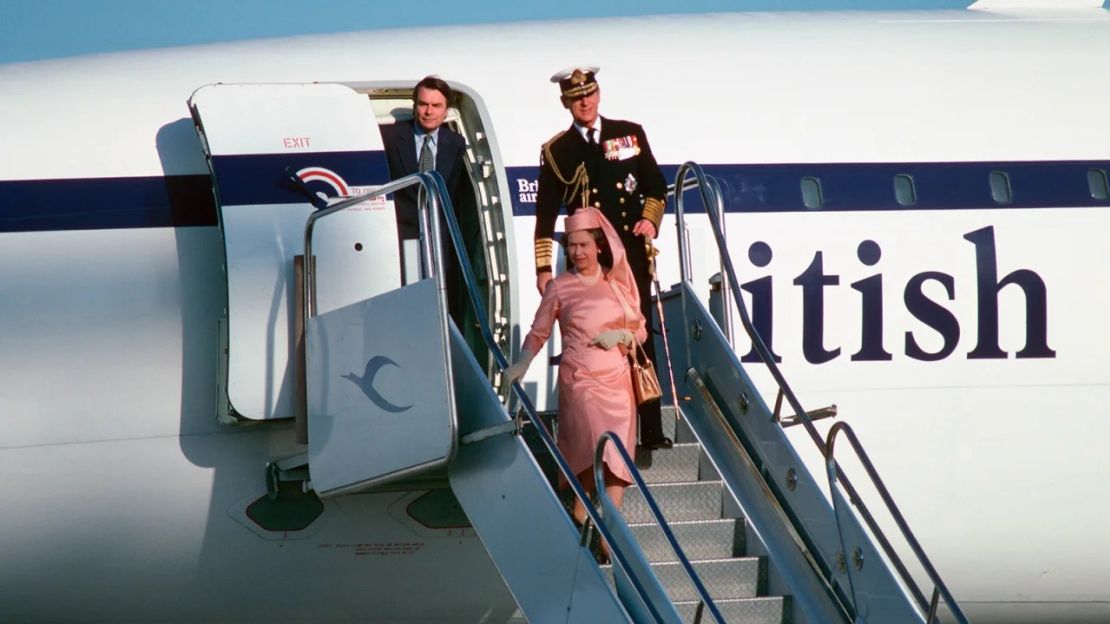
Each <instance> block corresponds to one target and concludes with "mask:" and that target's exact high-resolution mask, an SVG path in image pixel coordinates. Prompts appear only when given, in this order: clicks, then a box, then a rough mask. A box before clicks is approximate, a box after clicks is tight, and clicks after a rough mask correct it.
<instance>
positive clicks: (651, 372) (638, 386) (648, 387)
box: [609, 282, 663, 405]
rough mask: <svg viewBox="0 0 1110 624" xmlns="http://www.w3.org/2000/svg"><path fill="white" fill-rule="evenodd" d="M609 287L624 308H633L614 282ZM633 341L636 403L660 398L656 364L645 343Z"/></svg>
mask: <svg viewBox="0 0 1110 624" xmlns="http://www.w3.org/2000/svg"><path fill="white" fill-rule="evenodd" d="M609 288H611V289H612V290H613V295H614V296H615V297H616V298H617V301H619V302H620V304H621V307H622V308H627V309H632V308H631V306H629V305H628V302H627V301H625V299H624V297H622V296H621V292H620V291H619V290H617V287H616V286H615V285H614V284H613V282H609ZM648 340H651V334H648ZM632 342H633V343H635V344H636V346H635V348H633V349H632V350H630V351H629V352H628V364H629V368H630V369H631V370H632V393H633V394H634V395H635V396H636V405H643V404H644V403H647V402H648V401H655V400H657V399H659V397H661V396H663V390H662V388H660V387H659V375H656V374H655V364H653V363H652V362H651V359H650V358H648V356H647V352H645V351H644V347H643V345H641V344H640V343H639V342H636V339H635V338H633V339H632Z"/></svg>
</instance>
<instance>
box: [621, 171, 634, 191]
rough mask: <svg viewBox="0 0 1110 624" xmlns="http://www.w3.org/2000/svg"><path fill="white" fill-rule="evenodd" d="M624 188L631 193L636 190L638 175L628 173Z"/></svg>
mask: <svg viewBox="0 0 1110 624" xmlns="http://www.w3.org/2000/svg"><path fill="white" fill-rule="evenodd" d="M624 190H626V191H628V192H629V194H631V193H635V192H636V176H634V175H632V174H631V173H630V174H628V177H627V178H625V179H624Z"/></svg>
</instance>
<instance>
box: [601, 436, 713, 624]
mask: <svg viewBox="0 0 1110 624" xmlns="http://www.w3.org/2000/svg"><path fill="white" fill-rule="evenodd" d="M610 442H611V443H612V444H613V447H614V448H616V449H617V453H618V454H619V455H620V457H621V461H622V462H624V465H625V466H626V467H627V468H628V472H629V473H630V474H631V475H632V481H633V482H634V483H635V484H636V487H638V488H640V492H641V493H642V494H643V497H644V502H645V503H647V506H648V510H649V511H650V512H651V515H652V516H653V517H654V518H655V521H656V522H658V523H659V528H660V530H662V532H663V536H664V537H665V538H667V543H668V544H669V545H670V547H671V550H672V551H673V552H674V554H675V555H676V556H677V557H678V560H679V562H680V563H681V564H682V569H683V570H684V571H685V572H686V576H687V577H688V578H689V579H690V582H691V583H693V585H694V588H695V589H696V590H697V592H698V596H700V597H701V603H702V604H703V605H705V606H706V607H708V608H709V613H710V614H712V615H713V619H715V620H717V622H718V624H725V619H724V617H723V616H722V615H721V611H720V610H719V609H718V608H717V604H716V603H715V602H713V598H712V597H711V596H710V595H709V592H708V591H707V590H706V589H705V584H704V583H702V581H701V577H699V576H698V574H697V572H695V571H694V566H693V564H691V563H690V559H689V557H687V556H686V552H685V551H683V550H682V546H680V545H679V543H678V538H676V537H675V535H674V532H673V531H671V526H670V524H669V523H668V522H667V519H666V518H664V517H663V511H662V510H661V509H660V508H659V504H658V503H656V502H655V497H654V496H652V494H651V492H650V491H648V487H647V483H646V482H644V478H643V476H642V475H641V474H640V471H638V470H637V469H636V463H635V462H634V461H633V460H632V458H631V457H629V455H628V449H626V448H625V447H624V443H623V442H621V439H620V438H619V437H617V435H616V434H615V433H613V432H612V431H606V432H605V433H603V434H601V438H599V439H598V441H597V448H596V449H595V451H594V483H595V484H602V485H598V486H597V487H596V488H595V489H596V490H597V496H598V498H603V499H604V500H606V501H607V502H608V504H609V506H611V507H613V508H614V509H615V508H616V505H613V501H612V500H611V499H610V498H609V494H608V493H607V492H606V491H605V488H604V487H603V484H604V483H605V475H604V455H605V445H606V444H608V443H610Z"/></svg>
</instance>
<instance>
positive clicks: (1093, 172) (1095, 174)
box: [1087, 169, 1110, 201]
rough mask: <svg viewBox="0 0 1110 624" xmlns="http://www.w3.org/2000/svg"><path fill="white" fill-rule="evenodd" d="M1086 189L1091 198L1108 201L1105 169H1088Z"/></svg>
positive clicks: (1108, 190) (1109, 189)
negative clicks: (1089, 192)
mask: <svg viewBox="0 0 1110 624" xmlns="http://www.w3.org/2000/svg"><path fill="white" fill-rule="evenodd" d="M1087 188H1089V189H1090V191H1091V197H1094V198H1095V199H1101V200H1103V201H1105V200H1107V199H1110V184H1108V183H1107V181H1106V170H1105V169H1090V170H1088V171H1087Z"/></svg>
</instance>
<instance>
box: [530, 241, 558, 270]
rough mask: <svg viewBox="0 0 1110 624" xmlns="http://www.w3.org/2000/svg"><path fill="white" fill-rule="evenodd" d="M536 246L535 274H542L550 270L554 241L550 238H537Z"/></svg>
mask: <svg viewBox="0 0 1110 624" xmlns="http://www.w3.org/2000/svg"><path fill="white" fill-rule="evenodd" d="M535 245H536V272H537V273H542V272H545V271H550V270H551V263H552V256H553V252H554V251H555V241H554V240H552V239H550V238H537V239H536V240H535Z"/></svg>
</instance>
